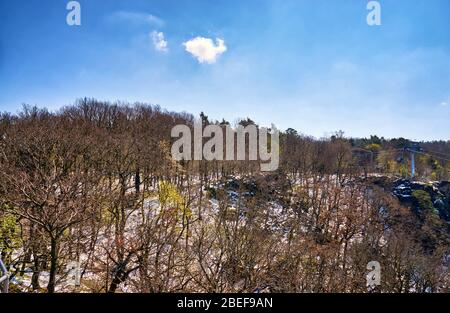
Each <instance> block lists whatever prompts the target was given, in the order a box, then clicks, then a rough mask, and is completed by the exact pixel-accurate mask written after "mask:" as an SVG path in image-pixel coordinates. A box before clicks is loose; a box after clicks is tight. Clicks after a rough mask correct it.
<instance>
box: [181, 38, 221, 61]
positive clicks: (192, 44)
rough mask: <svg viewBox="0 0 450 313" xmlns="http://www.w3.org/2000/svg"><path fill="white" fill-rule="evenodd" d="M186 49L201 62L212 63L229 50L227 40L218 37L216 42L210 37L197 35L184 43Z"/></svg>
mask: <svg viewBox="0 0 450 313" xmlns="http://www.w3.org/2000/svg"><path fill="white" fill-rule="evenodd" d="M183 46H184V47H185V48H186V51H187V52H189V53H190V54H192V55H193V56H194V57H195V58H196V59H197V60H198V62H200V63H208V64H212V63H215V62H216V61H217V58H218V57H219V56H220V55H221V54H222V53H224V52H225V51H227V47H226V46H225V42H224V41H223V40H222V39H219V38H216V43H214V42H213V40H212V39H210V38H204V37H196V38H193V39H191V40H188V41H186V42H184V43H183Z"/></svg>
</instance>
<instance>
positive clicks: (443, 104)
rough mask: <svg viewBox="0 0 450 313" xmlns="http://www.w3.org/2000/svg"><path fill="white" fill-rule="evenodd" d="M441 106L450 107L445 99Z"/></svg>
mask: <svg viewBox="0 0 450 313" xmlns="http://www.w3.org/2000/svg"><path fill="white" fill-rule="evenodd" d="M440 106H441V107H444V108H445V107H448V103H447V102H445V101H443V102H441V103H440Z"/></svg>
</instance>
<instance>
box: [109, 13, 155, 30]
mask: <svg viewBox="0 0 450 313" xmlns="http://www.w3.org/2000/svg"><path fill="white" fill-rule="evenodd" d="M108 20H110V21H113V22H117V21H119V22H120V21H124V22H128V23H132V24H135V25H149V26H155V27H162V26H164V20H162V19H161V18H159V17H157V16H155V15H153V14H148V13H142V12H132V11H116V12H114V13H112V14H111V15H109V16H108Z"/></svg>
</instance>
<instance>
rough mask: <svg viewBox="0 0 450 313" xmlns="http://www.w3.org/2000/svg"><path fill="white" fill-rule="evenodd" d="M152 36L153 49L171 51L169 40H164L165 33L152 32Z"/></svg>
mask: <svg viewBox="0 0 450 313" xmlns="http://www.w3.org/2000/svg"><path fill="white" fill-rule="evenodd" d="M150 36H151V37H152V41H153V47H154V48H155V50H157V51H161V52H167V51H168V50H169V48H168V43H167V40H166V39H165V38H164V33H163V32H157V31H152V32H151V34H150Z"/></svg>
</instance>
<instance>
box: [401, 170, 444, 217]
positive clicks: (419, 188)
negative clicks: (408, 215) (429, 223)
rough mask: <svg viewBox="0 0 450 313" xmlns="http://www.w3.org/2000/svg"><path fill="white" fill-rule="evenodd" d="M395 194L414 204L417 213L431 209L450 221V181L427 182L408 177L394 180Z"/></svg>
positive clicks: (405, 201) (404, 201) (402, 200)
mask: <svg viewBox="0 0 450 313" xmlns="http://www.w3.org/2000/svg"><path fill="white" fill-rule="evenodd" d="M392 192H393V194H394V195H395V196H396V197H397V198H398V199H399V200H400V201H401V202H402V203H405V204H409V205H411V206H412V209H413V210H414V211H415V212H416V213H420V212H422V211H424V210H427V209H431V210H434V211H435V212H436V213H438V214H439V217H440V218H441V219H443V220H445V221H450V182H448V181H442V182H434V183H432V184H425V183H420V182H412V181H410V180H406V179H399V180H397V181H394V183H393V186H392Z"/></svg>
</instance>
